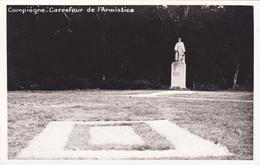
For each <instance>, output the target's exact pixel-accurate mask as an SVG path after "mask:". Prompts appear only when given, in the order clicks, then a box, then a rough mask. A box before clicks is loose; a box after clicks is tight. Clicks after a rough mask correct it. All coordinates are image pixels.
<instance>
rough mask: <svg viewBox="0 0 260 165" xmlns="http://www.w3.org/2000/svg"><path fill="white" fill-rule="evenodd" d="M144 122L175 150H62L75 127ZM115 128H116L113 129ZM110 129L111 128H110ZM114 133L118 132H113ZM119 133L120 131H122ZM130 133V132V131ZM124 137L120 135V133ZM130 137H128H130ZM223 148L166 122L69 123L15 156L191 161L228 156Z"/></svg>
mask: <svg viewBox="0 0 260 165" xmlns="http://www.w3.org/2000/svg"><path fill="white" fill-rule="evenodd" d="M140 122H145V123H146V124H148V125H149V126H150V127H152V128H153V129H155V130H156V131H157V132H158V133H160V134H161V135H163V136H165V137H166V139H167V140H169V141H170V142H171V143H172V144H173V145H174V146H175V150H172V149H170V150H144V151H137V150H130V151H129V150H95V151H94V150H75V151H72V150H65V149H64V146H65V145H66V143H67V141H68V138H69V135H70V133H71V131H72V129H73V126H74V125H75V124H87V125H89V126H94V127H96V128H98V125H99V126H104V125H108V124H117V125H118V124H119V125H120V124H122V125H123V124H130V123H140ZM115 127H118V126H115ZM111 129H112V128H111ZM115 129H116V131H121V129H119V130H118V129H117V128H115ZM122 131H123V130H122ZM130 132H131V131H130ZM122 133H124V132H122ZM131 135H132V134H131V133H130V136H131ZM230 155H232V154H231V153H229V151H228V150H227V148H226V147H224V146H222V145H220V144H218V145H216V144H214V143H213V142H210V141H207V140H204V139H202V138H200V137H198V136H196V135H193V134H191V133H190V132H188V131H186V130H184V129H182V128H180V127H179V126H177V125H176V124H173V123H171V122H169V121H168V120H156V121H101V122H73V121H53V122H50V123H49V124H48V125H47V127H46V128H45V129H44V130H43V132H42V133H40V134H39V135H38V136H36V137H35V138H34V139H33V140H32V141H31V142H30V143H29V145H28V147H26V148H24V149H23V150H22V151H21V152H20V154H19V155H18V158H19V159H142V158H146V159H154V158H157V159H158V158H173V157H181V158H185V157H187V158H192V157H193V158H194V157H202V156H204V157H206V156H230Z"/></svg>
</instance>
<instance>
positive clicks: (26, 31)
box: [7, 5, 254, 90]
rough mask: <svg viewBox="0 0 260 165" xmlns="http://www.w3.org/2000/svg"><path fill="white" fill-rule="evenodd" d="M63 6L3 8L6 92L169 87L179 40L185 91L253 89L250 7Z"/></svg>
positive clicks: (251, 17)
mask: <svg viewBox="0 0 260 165" xmlns="http://www.w3.org/2000/svg"><path fill="white" fill-rule="evenodd" d="M69 7H70V6H7V67H8V69H7V70H8V82H7V83H8V90H31V89H37V90H74V89H96V88H99V89H168V88H169V87H170V79H171V63H172V62H173V61H174V50H173V47H174V45H175V43H176V42H177V39H178V38H179V37H180V38H182V41H183V42H184V44H185V47H186V65H187V76H186V77H187V87H188V88H190V89H195V90H227V89H237V90H253V57H254V54H253V49H254V42H253V40H254V34H253V9H254V8H253V7H252V6H220V5H218V6H166V5H164V6H162V5H154V6H104V8H107V9H113V10H107V11H97V10H98V7H100V6H72V7H73V8H74V9H78V10H79V11H80V10H81V11H82V12H66V11H62V10H61V9H67V8H69ZM22 8H23V9H27V10H28V11H29V10H30V9H46V10H49V9H50V8H52V9H60V10H57V12H45V13H44V12H38V13H37V12H34V13H33V12H24V13H23V12H19V10H18V9H22ZM90 8H92V9H95V11H94V10H93V11H90V10H89V9H90ZM11 9H12V10H11ZM16 9H17V10H16ZM122 9H125V10H126V9H129V11H130V9H131V11H132V12H122V11H120V10H122ZM16 11H17V12H16Z"/></svg>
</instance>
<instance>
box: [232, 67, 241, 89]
mask: <svg viewBox="0 0 260 165" xmlns="http://www.w3.org/2000/svg"><path fill="white" fill-rule="evenodd" d="M239 66H240V65H239V64H237V68H236V72H235V75H234V83H233V89H235V88H236V86H237V77H238V72H239Z"/></svg>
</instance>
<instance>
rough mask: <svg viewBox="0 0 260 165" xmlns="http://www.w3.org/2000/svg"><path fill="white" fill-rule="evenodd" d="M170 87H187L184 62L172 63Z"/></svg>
mask: <svg viewBox="0 0 260 165" xmlns="http://www.w3.org/2000/svg"><path fill="white" fill-rule="evenodd" d="M170 89H187V88H186V64H185V62H182V61H176V62H173V63H172V70H171V87H170Z"/></svg>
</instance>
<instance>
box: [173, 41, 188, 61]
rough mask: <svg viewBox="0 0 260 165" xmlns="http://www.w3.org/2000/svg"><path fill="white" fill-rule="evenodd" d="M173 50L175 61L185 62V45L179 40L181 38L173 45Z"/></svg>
mask: <svg viewBox="0 0 260 165" xmlns="http://www.w3.org/2000/svg"><path fill="white" fill-rule="evenodd" d="M174 51H175V61H182V62H184V63H185V54H184V53H185V51H186V50H185V46H184V43H183V42H181V38H178V42H177V43H176V44H175V47H174Z"/></svg>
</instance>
